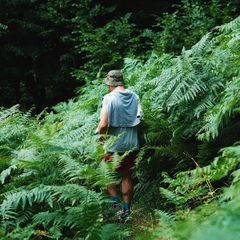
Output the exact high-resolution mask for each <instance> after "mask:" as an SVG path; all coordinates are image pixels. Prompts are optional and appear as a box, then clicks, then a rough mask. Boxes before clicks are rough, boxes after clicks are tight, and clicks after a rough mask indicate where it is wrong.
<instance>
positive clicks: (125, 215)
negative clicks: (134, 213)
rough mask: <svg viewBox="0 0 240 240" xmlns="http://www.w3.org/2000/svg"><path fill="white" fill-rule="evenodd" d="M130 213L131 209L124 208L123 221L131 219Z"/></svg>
mask: <svg viewBox="0 0 240 240" xmlns="http://www.w3.org/2000/svg"><path fill="white" fill-rule="evenodd" d="M130 215H131V212H130V210H126V209H124V210H123V211H122V215H121V217H122V221H123V222H126V221H128V220H130Z"/></svg>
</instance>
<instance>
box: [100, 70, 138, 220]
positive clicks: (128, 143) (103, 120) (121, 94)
mask: <svg viewBox="0 0 240 240" xmlns="http://www.w3.org/2000/svg"><path fill="white" fill-rule="evenodd" d="M105 83H106V85H107V86H108V88H109V91H110V93H108V94H106V95H105V96H104V97H103V100H102V108H101V114H100V122H99V124H98V128H97V133H98V134H108V135H113V136H117V138H116V140H115V141H114V143H113V144H112V145H111V146H110V147H109V149H108V153H107V154H106V156H105V160H109V159H111V157H112V155H113V154H114V153H117V154H119V155H120V156H121V155H123V154H124V153H126V152H129V153H128V155H127V156H125V157H124V158H123V160H122V161H121V163H120V165H119V167H117V169H116V171H117V172H119V173H120V177H121V193H122V199H123V208H122V210H121V211H122V213H121V217H122V219H123V220H124V221H125V220H126V219H127V218H128V217H129V215H130V204H131V200H132V197H133V189H134V183H133V179H132V168H133V167H134V166H135V159H136V158H137V153H138V151H139V139H138V125H139V123H140V113H141V106H140V101H139V97H138V95H137V94H136V93H134V92H133V91H131V90H128V89H126V88H125V87H124V85H125V82H124V79H123V74H122V72H121V71H120V70H111V71H110V72H108V74H107V77H106V79H105ZM107 191H108V194H109V196H110V197H111V199H112V201H113V208H114V209H115V210H116V211H115V212H117V211H118V210H120V209H121V206H120V201H119V197H118V193H117V186H116V184H112V185H109V186H108V187H107Z"/></svg>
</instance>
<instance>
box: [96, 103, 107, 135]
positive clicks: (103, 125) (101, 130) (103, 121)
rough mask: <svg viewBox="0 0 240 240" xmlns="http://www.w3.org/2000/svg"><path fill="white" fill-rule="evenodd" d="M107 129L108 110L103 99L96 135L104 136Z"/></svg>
mask: <svg viewBox="0 0 240 240" xmlns="http://www.w3.org/2000/svg"><path fill="white" fill-rule="evenodd" d="M107 129H108V110H107V105H106V103H105V101H104V99H103V102H102V109H101V115H100V122H99V124H98V134H105V133H106V132H107Z"/></svg>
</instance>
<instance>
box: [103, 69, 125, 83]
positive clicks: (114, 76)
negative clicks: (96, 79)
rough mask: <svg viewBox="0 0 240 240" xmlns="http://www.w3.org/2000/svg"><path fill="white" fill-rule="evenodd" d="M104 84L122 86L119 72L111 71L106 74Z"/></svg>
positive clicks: (121, 76) (121, 77)
mask: <svg viewBox="0 0 240 240" xmlns="http://www.w3.org/2000/svg"><path fill="white" fill-rule="evenodd" d="M105 83H106V84H107V85H109V86H123V85H124V80H123V74H122V72H121V71H120V70H111V71H110V72H108V74H107V77H106V79H105Z"/></svg>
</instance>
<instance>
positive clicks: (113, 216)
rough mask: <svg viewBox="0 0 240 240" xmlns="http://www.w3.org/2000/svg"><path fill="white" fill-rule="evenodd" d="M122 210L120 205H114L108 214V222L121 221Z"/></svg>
mask: <svg viewBox="0 0 240 240" xmlns="http://www.w3.org/2000/svg"><path fill="white" fill-rule="evenodd" d="M121 214H122V210H121V207H120V204H119V203H113V205H112V209H111V211H110V212H109V213H108V220H109V221H111V222H116V221H119V220H121V216H122V215H121Z"/></svg>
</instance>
